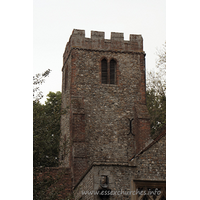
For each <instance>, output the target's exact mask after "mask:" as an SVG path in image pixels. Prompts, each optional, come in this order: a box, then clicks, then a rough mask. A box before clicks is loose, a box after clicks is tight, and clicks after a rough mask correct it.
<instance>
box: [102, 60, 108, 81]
mask: <svg viewBox="0 0 200 200" xmlns="http://www.w3.org/2000/svg"><path fill="white" fill-rule="evenodd" d="M101 83H104V84H107V83H108V67H107V60H106V59H105V58H104V59H103V60H102V61H101Z"/></svg>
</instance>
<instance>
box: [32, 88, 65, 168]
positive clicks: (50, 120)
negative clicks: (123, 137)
mask: <svg viewBox="0 0 200 200" xmlns="http://www.w3.org/2000/svg"><path fill="white" fill-rule="evenodd" d="M60 117H61V92H56V93H54V92H49V94H48V95H47V100H46V102H45V104H44V105H42V104H41V103H40V102H38V101H34V102H33V164H34V167H41V166H43V167H56V166H58V154H59V139H60Z"/></svg>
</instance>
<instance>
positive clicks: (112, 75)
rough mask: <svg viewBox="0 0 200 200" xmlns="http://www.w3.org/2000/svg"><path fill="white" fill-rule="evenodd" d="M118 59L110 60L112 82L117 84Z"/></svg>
mask: <svg viewBox="0 0 200 200" xmlns="http://www.w3.org/2000/svg"><path fill="white" fill-rule="evenodd" d="M115 74H116V61H115V60H111V61H110V84H115V82H116V75H115Z"/></svg>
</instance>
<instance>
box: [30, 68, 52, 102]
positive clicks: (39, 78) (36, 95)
mask: <svg viewBox="0 0 200 200" xmlns="http://www.w3.org/2000/svg"><path fill="white" fill-rule="evenodd" d="M50 72H51V70H50V69H48V70H46V71H45V72H44V73H42V74H39V73H38V74H36V75H35V76H33V101H35V102H39V101H40V99H41V98H42V97H43V93H42V91H41V90H40V88H39V85H42V83H44V82H45V78H46V77H47V76H49V74H50Z"/></svg>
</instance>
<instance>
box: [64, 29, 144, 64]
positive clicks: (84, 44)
mask: <svg viewBox="0 0 200 200" xmlns="http://www.w3.org/2000/svg"><path fill="white" fill-rule="evenodd" d="M104 36H105V33H104V32H101V31H91V38H86V37H85V30H78V29H74V30H73V31H72V35H71V36H70V39H69V42H68V43H67V45H66V48H65V52H64V54H63V57H64V60H65V59H67V57H68V55H69V52H70V50H71V49H72V48H81V49H88V50H102V51H103V50H107V51H121V52H123V51H125V52H143V38H142V36H141V35H135V34H130V39H129V41H126V40H124V34H123V33H116V32H111V38H110V40H108V39H105V38H104Z"/></svg>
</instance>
